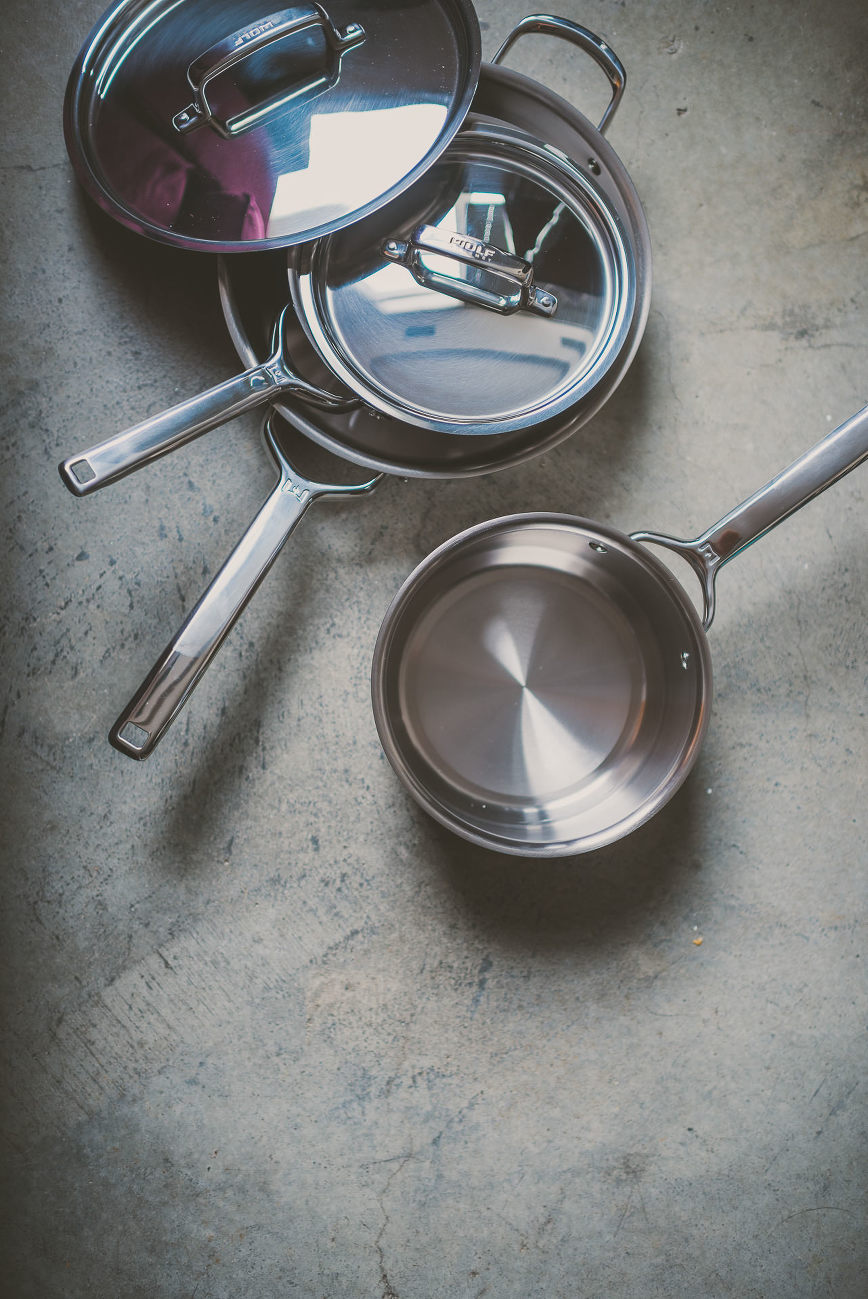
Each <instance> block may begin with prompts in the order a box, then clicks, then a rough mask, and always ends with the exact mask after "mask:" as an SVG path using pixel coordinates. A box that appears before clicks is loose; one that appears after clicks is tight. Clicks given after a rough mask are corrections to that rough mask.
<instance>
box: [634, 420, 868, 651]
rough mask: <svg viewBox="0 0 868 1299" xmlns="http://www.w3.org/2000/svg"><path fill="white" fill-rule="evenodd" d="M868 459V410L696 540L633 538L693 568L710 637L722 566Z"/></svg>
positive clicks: (639, 535)
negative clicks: (669, 552) (665, 550)
mask: <svg viewBox="0 0 868 1299" xmlns="http://www.w3.org/2000/svg"><path fill="white" fill-rule="evenodd" d="M866 459H868V406H866V407H865V408H864V409H863V410H860V411H857V412H856V414H855V415H853V416H851V418H850V419H848V420H846V421H845V422H844V423H843V424H841V425H840V426H839V427H838V428H836V429H835V430H833V432H831V433H829V434H828V435H827V436H826V437H824V438H823V439H822V440H821V441H820V442H818V443H817V444H816V446H814V447H812V448H811V449H810V451H806V452H805V454H804V455H803V456H799V458H798V460H794V461H793V463H792V464H791V465H789V466H788V467H787V468H786V469H784V470H782V471H781V473H779V474H777V475H776V477H774V478H773V479H772V480H771V481H770V482H768V483H766V485H765V486H764V487H761V488H759V490H758V491H756V492H754V493H753V495H752V496H749V497H748V498H747V500H746V501H743V502H742V504H741V505H737V506H736V507H735V508H734V509H732V510H730V511H729V513H728V514H725V515H724V517H723V518H722V519H720V520H719V521H718V522H717V523H714V524H712V526H711V527H710V528H707V529H706V531H705V532H703V533H702V534H701V535H700V536H699V537H696V538H695V539H694V540H692V541H684V540H681V539H678V538H675V537H667V536H661V535H660V534H659V533H656V532H634V533H633V534H632V536H633V540H634V541H645V542H654V543H656V544H657V545H660V546H665V547H667V548H668V549H669V550H673V551H675V552H676V553H678V554H680V555H682V556H683V557H684V558H685V559H686V560H687V561H688V563H690V564H691V565H692V567H693V569H694V571H695V572H696V574H697V576H698V577H699V580H700V582H701V584H702V596H703V606H704V607H703V626H704V628H705V630H706V631H707V630H708V628H709V627H710V626H711V623H712V620H713V618H714V610H715V603H716V596H715V582H716V580H717V574H718V573H719V571H720V569H721V568H722V567H723V565H724V564H726V563H727V562H728V561H729V560H730V559H734V558H735V556H736V555H740V554H741V552H742V551H743V550H746V549H747V547H748V546H752V545H753V543H754V542H755V541H759V539H760V537H764V536H765V535H766V533H767V532H771V530H772V528H776V527H777V525H778V524H779V523H783V521H784V519H788V518H789V517H790V515H791V514H794V513H795V512H796V510H800V509H801V508H802V506H803V505H807V504H808V502H809V501H812V500H813V499H814V497H815V496H819V494H820V492H824V491H825V490H826V488H827V487H831V486H832V484H833V483H836V482H837V481H838V479H839V478H843V477H844V475H845V474H849V473H850V471H851V470H852V469H856V468H857V466H859V465H861V464H862V462H863V461H864V460H866Z"/></svg>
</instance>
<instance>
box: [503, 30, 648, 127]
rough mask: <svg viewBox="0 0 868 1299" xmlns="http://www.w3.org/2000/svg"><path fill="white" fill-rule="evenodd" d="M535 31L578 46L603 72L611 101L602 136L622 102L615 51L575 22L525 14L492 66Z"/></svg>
mask: <svg viewBox="0 0 868 1299" xmlns="http://www.w3.org/2000/svg"><path fill="white" fill-rule="evenodd" d="M534 32H536V33H540V34H542V35H545V36H556V37H559V38H560V39H561V40H565V41H569V43H570V44H571V45H578V47H579V49H581V50H584V51H585V53H586V54H589V55H590V56H591V58H592V59H593V60H594V62H595V63H597V64H599V66H600V67H601V68H602V69H603V71H604V72H605V74H606V76H607V77H608V78H609V84H610V85H611V87H612V98H611V100H610V101H609V104H608V107H607V108H606V111H605V112H604V113H603V116H602V117H601V118H600V122H599V126H598V127H597V129H598V130H599V131H600V132H601V133H602V132H604V131H605V129H606V127H607V126H608V125H609V122H611V120H612V118H613V117H614V115H615V110H616V109H617V107H618V105H619V104H620V102H621V97H622V96H623V94H624V86H625V84H626V82H627V73H626V72H625V70H624V65H623V63H622V62H621V60H620V59H619V58H618V56H617V54H616V53H615V51H614V50H611V49H610V48H609V46H608V45H607V44H606V42H605V41H604V40H602V38H601V37H599V36H595V35H594V33H593V32H591V31H588V29H587V27H580V26H579V24H578V23H574V22H570V20H569V19H568V18H555V17H553V16H552V15H551V14H528V15H527V17H526V18H522V19H521V21H520V22H518V23H516V25H515V27H513V29H512V31H511V32H510V33H509V35H508V36H507V38H506V40H505V41H504V42H503V44H502V45H501V47H500V49H499V50H498V51H497V53H496V54H495V56H494V58H493V59H492V60H491V61H492V63H502V62H503V60H504V58H505V57H506V54H507V53H508V51H509V50H510V49H511V48H512V46H513V45H514V44H515V42H516V41H517V40H518V39H519V37H520V36H525V35H528V34H530V33H534Z"/></svg>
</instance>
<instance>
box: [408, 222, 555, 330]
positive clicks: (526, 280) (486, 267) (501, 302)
mask: <svg viewBox="0 0 868 1299" xmlns="http://www.w3.org/2000/svg"><path fill="white" fill-rule="evenodd" d="M382 251H383V256H384V257H387V258H388V259H389V261H391V262H395V263H396V264H397V265H399V266H405V267H406V268H407V270H408V271H409V272H410V274H411V275H412V276H413V279H414V280H415V281H416V283H417V284H418V285H419V286H420V287H421V288H423V289H433V290H434V291H435V292H437V293H445V294H446V296H447V297H452V298H457V299H458V301H459V302H469V303H471V305H474V306H479V307H487V308H488V310H489V311H496V312H498V313H499V314H500V315H502V316H509V315H512V313H513V312H514V311H536V312H538V313H539V314H540V315H541V316H553V315H554V314H555V312H556V311H557V309H558V300H557V298H556V297H555V296H554V294H553V293H549V292H547V291H546V290H544V289H539V288H537V286H536V285H535V284H534V282H533V275H534V268H533V265H532V264H531V263H530V262H529V261H527V260H526V259H525V258H524V257H517V256H516V255H515V253H506V252H504V251H503V250H502V249H500V248H497V247H495V245H494V244H488V243H485V242H484V241H483V240H482V239H480V238H478V236H476V235H467V234H459V233H458V232H457V231H455V230H439V229H438V228H437V226H428V225H423V226H419V228H418V230H414V231H413V233H412V234H411V235H410V238H409V239H407V240H400V241H399V240H396V239H387V240H386V242H385V243H384V244H383V248H382ZM426 254H427V256H426ZM438 261H439V262H441V263H443V268H442V269H440V270H438V269H437V263H438ZM432 263H433V264H432ZM468 268H469V269H468ZM469 270H472V271H473V274H472V275H471V274H470V273H469Z"/></svg>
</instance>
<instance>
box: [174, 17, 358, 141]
mask: <svg viewBox="0 0 868 1299" xmlns="http://www.w3.org/2000/svg"><path fill="white" fill-rule="evenodd" d="M312 27H318V28H320V30H321V31H322V33H323V36H324V38H325V51H324V53H325V57H324V59H323V65H324V66H323V67H322V69H321V70H319V71H318V72H314V74H313V75H312V76H308V77H306V78H302V80H301V81H298V82H295V83H294V84H291V85H289V86H286V87H284V88H283V89H282V90H280V91H278V92H277V93H276V94H272V95H270V96H268V98H266V99H265V101H264V102H263V103H260V104H256V105H253V106H252V107H250V108H248V109H246V110H245V111H244V112H243V113H238V114H236V116H235V117H230V118H226V119H225V120H224V119H223V118H220V117H218V116H217V115H216V113H215V112H214V110H213V109H212V107H211V104H210V103H209V102H208V86H209V84H210V83H211V82H212V81H215V80H216V79H217V78H218V77H220V76H222V75H223V73H225V72H228V71H229V69H230V68H233V67H234V66H235V65H236V64H237V63H240V62H241V61H242V60H244V59H247V58H249V57H250V55H251V54H255V53H256V51H257V50H262V49H265V47H266V46H268V45H273V44H274V42H275V41H280V40H283V39H284V38H285V37H291V36H296V35H298V36H301V35H302V34H303V33H304V32H306V31H307V30H308V29H309V28H312ZM364 39H365V32H364V28H362V27H361V26H360V25H359V23H350V24H349V26H348V27H344V28H343V29H340V28H338V27H336V26H335V25H334V23H333V22H332V20H331V18H330V17H329V15H328V14H327V13H326V11H325V9H323V7H322V6H321V5H318V4H310V5H299V6H298V7H296V8H294V9H282V10H281V11H280V12H279V13H273V14H268V15H267V17H264V18H260V19H259V21H258V22H255V23H251V24H250V25H249V26H247V27H242V28H241V30H240V31H237V32H232V33H231V35H229V36H225V37H224V38H223V40H221V41H218V42H217V44H216V45H212V46H211V48H210V49H208V50H206V51H205V53H204V54H200V55H199V56H198V57H197V58H195V59H194V60H193V62H192V63H191V64H190V66H189V67H188V69H187V80H188V81H189V83H190V86H191V88H192V90H193V94H194V96H195V98H194V100H193V103H192V104H188V105H187V107H186V108H182V109H181V111H180V112H178V113H176V114H175V116H174V117H173V118H172V125H173V126H174V128H175V130H176V131H180V132H181V134H182V135H184V134H186V133H187V132H188V131H194V130H195V129H196V127H198V126H203V125H205V124H207V125H208V126H210V127H212V128H213V129H214V130H215V131H216V132H217V134H218V135H222V136H223V137H224V139H231V138H232V137H233V136H236V135H241V134H242V133H243V132H244V131H249V130H251V128H252V127H254V126H258V125H259V123H260V122H262V121H263V120H264V119H265V118H267V117H269V116H270V115H271V114H272V113H274V112H277V111H278V110H279V109H281V108H282V107H283V105H284V104H287V103H289V102H290V101H291V100H293V99H301V98H302V97H305V96H306V97H311V96H313V95H318V94H321V93H322V91H324V90H329V89H331V87H332V86H335V85H337V83H338V81H339V79H340V74H341V59H342V58H343V56H344V54H346V52H347V50H351V49H352V48H353V46H355V45H360V44H361V42H362V41H363V40H364Z"/></svg>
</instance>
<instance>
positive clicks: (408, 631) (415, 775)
mask: <svg viewBox="0 0 868 1299" xmlns="http://www.w3.org/2000/svg"><path fill="white" fill-rule="evenodd" d="M866 457H868V407H865V408H864V409H863V410H861V411H860V412H859V413H858V414H856V415H854V416H852V417H851V418H850V419H849V420H848V421H846V423H844V424H842V425H841V426H840V427H839V428H838V429H836V430H835V431H834V432H833V433H830V434H829V435H828V436H827V437H825V438H824V439H823V440H822V441H821V442H819V443H818V444H817V445H816V446H815V447H814V448H813V449H812V450H811V451H808V452H807V453H806V454H805V455H803V456H801V457H800V458H799V459H798V460H796V461H795V462H794V463H793V464H792V465H790V467H789V468H788V469H786V470H784V471H783V473H781V474H780V475H779V476H778V477H776V478H775V479H773V480H772V481H771V482H770V483H768V484H767V485H766V486H765V487H763V488H761V489H760V490H759V491H758V492H756V493H754V495H752V496H751V497H749V498H748V499H747V500H746V501H745V502H744V503H743V504H742V505H739V506H738V507H736V508H735V509H734V510H731V511H730V513H729V514H727V515H725V516H724V517H723V518H722V519H720V520H719V522H717V523H715V524H714V525H712V527H710V528H708V529H707V530H706V531H705V532H703V533H702V534H701V535H700V536H699V537H696V538H695V539H694V540H688V541H685V540H679V539H677V538H674V537H670V536H666V535H661V534H659V533H653V532H635V533H633V534H632V535H631V536H625V535H624V534H622V533H620V532H617V531H615V530H614V529H612V528H609V527H606V526H604V525H602V524H598V523H593V522H591V521H589V520H587V519H581V518H574V517H571V516H569V515H563V514H519V515H512V516H509V517H505V518H500V519H494V520H492V521H490V522H487V523H483V524H480V525H478V526H476V527H472V528H470V529H468V530H467V531H466V532H462V533H460V534H459V535H458V536H456V537H455V538H453V539H452V540H451V541H448V542H446V543H445V544H444V545H442V546H440V547H439V548H438V549H437V550H435V551H434V552H433V553H432V554H431V555H429V556H428V558H427V559H425V560H424V561H423V562H422V563H421V564H420V565H419V566H418V567H417V568H416V569H415V571H414V572H413V573H412V574H411V575H410V576H409V577H408V578H407V580H406V582H405V583H404V585H403V586H402V587H401V589H400V591H399V592H398V594H397V595H396V597H395V599H394V601H393V602H392V604H391V606H390V608H389V610H388V612H387V614H386V617H385V619H384V621H383V624H382V627H381V630H380V634H379V637H378V639H377V643H376V648H375V651H374V658H373V668H372V699H373V710H374V718H375V720H376V725H377V729H378V731H379V735H380V739H381V742H382V745H383V748H384V750H385V753H386V756H387V757H388V759H389V761H390V762H391V764H392V766H393V767H394V769H395V771H396V773H397V775H398V776H399V778H400V779H401V780H402V781H403V783H404V785H405V786H406V787H407V789H408V790H409V792H410V794H411V795H413V797H414V798H415V799H416V800H417V801H418V802H419V803H420V804H421V806H422V807H423V808H424V809H425V810H426V811H427V812H428V813H430V815H431V816H433V817H434V818H435V819H436V820H438V821H439V822H441V824H443V825H445V826H447V827H448V828H449V829H450V830H452V831H454V832H455V833H456V834H458V835H460V836H462V837H463V838H465V839H468V840H470V841H471V842H472V843H475V844H479V845H481V846H483V847H486V848H491V849H494V850H496V851H499V852H503V853H512V854H517V855H522V856H529V857H561V856H568V855H572V854H574V853H580V852H587V851H590V850H591V849H595V848H599V847H602V846H603V845H604V844H608V843H611V842H613V841H614V840H617V839H620V838H622V837H623V836H624V835H626V834H629V833H630V832H631V831H632V830H634V829H636V827H637V826H639V825H641V824H642V823H643V822H645V821H647V820H648V819H649V818H650V817H651V816H653V814H654V813H655V812H656V811H657V810H658V809H659V808H660V807H662V806H663V804H664V803H666V802H667V801H668V800H669V799H670V798H671V797H672V795H673V794H674V793H675V791H676V790H677V789H678V788H679V786H680V785H681V784H682V783H683V781H684V780H685V778H686V777H687V774H688V772H689V771H690V769H691V767H692V766H693V764H694V762H695V761H696V757H697V755H698V753H699V748H700V744H701V742H702V738H703V735H704V733H705V729H706V726H707V724H708V717H709V709H710V700H711V657H710V653H709V649H708V642H707V639H706V632H707V631H708V628H709V627H710V626H711V621H712V618H713V616H714V606H715V579H716V577H717V573H718V570H719V569H720V567H721V566H722V565H723V564H724V563H726V562H727V561H728V560H730V559H732V558H733V557H734V556H735V555H737V554H739V553H740V552H741V551H742V550H744V549H745V548H746V547H747V546H749V545H750V544H751V543H752V542H753V541H756V540H757V539H758V538H759V537H761V536H763V535H764V534H765V533H767V532H768V531H770V529H771V528H773V527H775V526H776V524H778V523H780V522H782V520H784V519H785V518H787V517H788V516H789V515H790V514H792V513H793V512H794V511H795V510H797V509H799V508H800V507H801V506H802V505H805V504H806V503H807V502H808V501H810V500H812V499H813V498H814V497H815V496H817V495H818V494H819V493H820V492H821V491H823V490H824V489H825V488H826V487H829V486H830V485H831V484H832V483H834V482H836V481H837V480H838V479H839V478H841V477H842V476H843V475H844V474H846V473H848V472H849V471H850V470H851V469H854V468H855V467H856V466H857V465H858V464H860V463H861V462H862V461H863V460H864V459H865V458H866ZM647 543H655V544H656V545H659V546H664V547H667V548H668V549H669V550H672V551H675V552H676V553H678V554H680V555H681V556H682V557H683V558H684V559H686V560H687V561H688V562H689V564H690V565H691V566H692V568H693V569H694V570H695V572H696V574H697V575H698V577H699V579H700V582H701V584H702V595H703V613H702V616H701V617H700V615H699V614H698V613H697V611H696V609H695V608H694V605H693V602H692V600H691V599H690V597H689V596H688V594H687V593H686V592H685V591H684V590H683V588H682V587H681V585H680V583H679V582H678V581H677V580H676V579H675V577H673V575H672V574H671V573H670V571H669V569H668V568H667V567H666V566H665V565H664V564H663V563H661V561H660V560H659V559H658V558H657V557H656V556H655V555H654V554H653V553H651V552H650V551H649V550H647V549H646V544H647Z"/></svg>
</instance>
